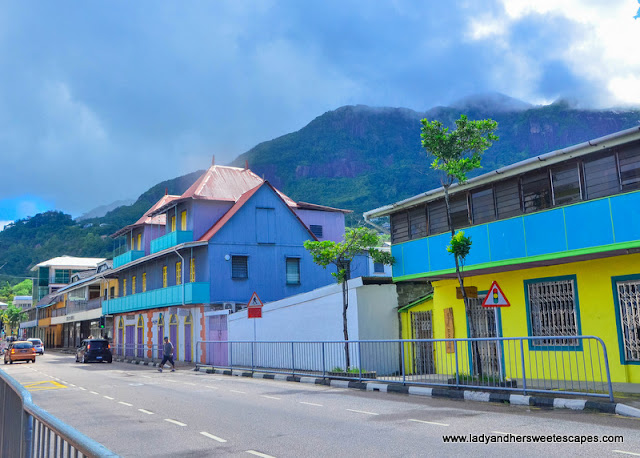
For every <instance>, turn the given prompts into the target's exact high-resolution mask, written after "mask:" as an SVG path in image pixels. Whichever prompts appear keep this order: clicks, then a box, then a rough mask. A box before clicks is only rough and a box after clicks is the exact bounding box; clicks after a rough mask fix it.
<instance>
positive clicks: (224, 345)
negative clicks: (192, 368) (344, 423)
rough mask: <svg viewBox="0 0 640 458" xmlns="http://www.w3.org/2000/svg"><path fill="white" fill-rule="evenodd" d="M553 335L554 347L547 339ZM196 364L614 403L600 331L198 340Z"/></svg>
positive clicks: (550, 340) (551, 340)
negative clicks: (578, 397) (324, 339)
mask: <svg viewBox="0 0 640 458" xmlns="http://www.w3.org/2000/svg"><path fill="white" fill-rule="evenodd" d="M550 342H551V343H552V344H555V346H549V343H550ZM543 345H544V346H543ZM347 361H348V362H347ZM196 364H199V365H207V366H214V367H218V368H224V369H231V370H234V369H237V370H242V371H252V372H254V371H255V372H267V373H279V374H290V375H298V376H319V377H323V378H336V379H353V380H358V381H362V380H377V381H382V382H387V383H400V384H403V385H422V386H436V387H437V386H447V387H455V388H474V389H483V390H495V391H508V392H519V393H522V394H524V395H527V394H531V393H552V394H571V395H585V396H594V397H604V398H609V400H610V401H611V402H613V388H612V384H611V375H610V371H609V360H608V355H607V349H606V346H605V344H604V342H603V341H602V339H600V338H599V337H595V336H545V337H489V338H475V339H408V340H351V341H348V342H347V341H331V342H302V341H295V342H292V341H286V342H265V341H257V342H254V341H198V342H197V343H196Z"/></svg>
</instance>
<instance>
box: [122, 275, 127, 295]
mask: <svg viewBox="0 0 640 458" xmlns="http://www.w3.org/2000/svg"><path fill="white" fill-rule="evenodd" d="M126 295H127V279H126V278H125V279H124V280H122V296H123V297H124V296H126Z"/></svg>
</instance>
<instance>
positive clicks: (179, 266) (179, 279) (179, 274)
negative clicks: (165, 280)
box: [176, 261, 182, 285]
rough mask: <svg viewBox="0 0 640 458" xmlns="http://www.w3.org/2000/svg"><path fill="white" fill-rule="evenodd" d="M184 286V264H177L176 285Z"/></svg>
mask: <svg viewBox="0 0 640 458" xmlns="http://www.w3.org/2000/svg"><path fill="white" fill-rule="evenodd" d="M181 284H182V263H181V262H180V261H178V262H176V285H181Z"/></svg>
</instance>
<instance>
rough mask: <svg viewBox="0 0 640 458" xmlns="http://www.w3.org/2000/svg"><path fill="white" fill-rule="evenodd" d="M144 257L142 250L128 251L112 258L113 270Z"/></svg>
mask: <svg viewBox="0 0 640 458" xmlns="http://www.w3.org/2000/svg"><path fill="white" fill-rule="evenodd" d="M143 256H144V251H143V250H130V251H127V252H126V253H123V254H121V255H120V256H116V257H115V258H113V268H114V269H117V268H118V267H120V266H124V265H125V264H128V263H130V262H133V261H135V260H136V259H140V258H141V257H143Z"/></svg>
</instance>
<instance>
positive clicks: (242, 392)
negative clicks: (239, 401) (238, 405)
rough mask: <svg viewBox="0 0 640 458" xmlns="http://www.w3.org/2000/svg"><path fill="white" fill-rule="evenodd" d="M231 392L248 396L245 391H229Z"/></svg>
mask: <svg viewBox="0 0 640 458" xmlns="http://www.w3.org/2000/svg"><path fill="white" fill-rule="evenodd" d="M229 391H231V392H232V393H240V394H247V393H246V392H244V391H238V390H229Z"/></svg>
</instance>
